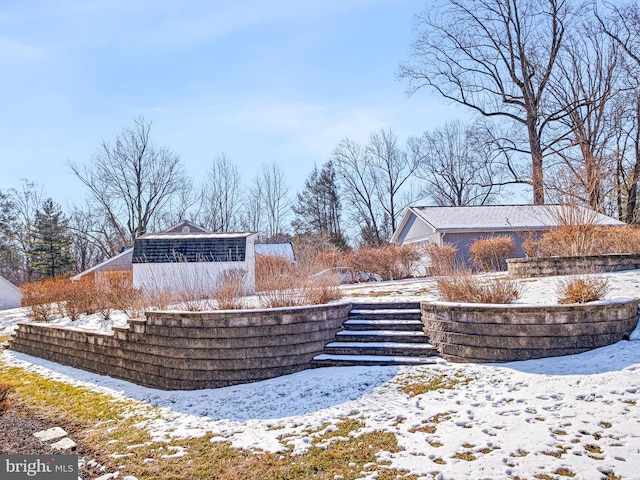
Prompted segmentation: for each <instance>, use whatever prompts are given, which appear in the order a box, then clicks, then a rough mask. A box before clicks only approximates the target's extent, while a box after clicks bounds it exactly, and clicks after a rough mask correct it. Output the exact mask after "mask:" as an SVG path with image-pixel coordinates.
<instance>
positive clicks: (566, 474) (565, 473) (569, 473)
mask: <svg viewBox="0 0 640 480" xmlns="http://www.w3.org/2000/svg"><path fill="white" fill-rule="evenodd" d="M553 473H555V474H556V475H560V476H561V477H575V476H576V473H575V472H573V471H571V470H569V469H568V468H564V467H560V468H558V469H557V470H556V471H555V472H553Z"/></svg>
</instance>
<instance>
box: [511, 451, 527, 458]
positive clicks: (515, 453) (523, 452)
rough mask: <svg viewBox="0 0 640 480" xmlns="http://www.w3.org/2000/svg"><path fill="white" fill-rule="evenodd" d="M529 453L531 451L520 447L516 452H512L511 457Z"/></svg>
mask: <svg viewBox="0 0 640 480" xmlns="http://www.w3.org/2000/svg"><path fill="white" fill-rule="evenodd" d="M527 455H529V452H527V451H526V450H521V449H518V450H516V451H515V452H513V453H511V454H510V456H511V457H526V456H527Z"/></svg>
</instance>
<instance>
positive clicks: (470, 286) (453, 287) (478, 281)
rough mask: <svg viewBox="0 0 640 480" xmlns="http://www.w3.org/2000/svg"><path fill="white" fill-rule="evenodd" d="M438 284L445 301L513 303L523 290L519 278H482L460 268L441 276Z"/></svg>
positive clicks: (437, 281) (439, 291)
mask: <svg viewBox="0 0 640 480" xmlns="http://www.w3.org/2000/svg"><path fill="white" fill-rule="evenodd" d="M436 286H437V287H438V293H439V296H440V298H441V299H442V300H444V301H445V302H464V303H499V304H507V303H513V302H514V301H515V300H517V299H518V298H519V297H520V295H521V294H522V290H523V286H522V284H521V283H520V282H518V281H517V280H503V279H498V278H490V279H486V278H481V277H477V276H474V275H472V274H471V272H470V271H468V270H458V271H456V272H455V273H454V274H452V275H448V276H444V277H439V278H438V279H437V280H436Z"/></svg>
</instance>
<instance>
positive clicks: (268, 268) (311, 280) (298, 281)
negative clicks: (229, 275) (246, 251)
mask: <svg viewBox="0 0 640 480" xmlns="http://www.w3.org/2000/svg"><path fill="white" fill-rule="evenodd" d="M268 257H269V256H265V257H264V259H263V260H262V262H261V265H260V268H258V266H257V264H256V284H258V283H259V285H260V288H259V291H258V300H259V303H260V306H261V307H263V308H279V307H295V306H300V305H321V304H324V303H328V302H331V301H334V300H338V299H339V298H340V297H341V296H342V294H341V292H340V288H339V287H338V285H339V280H338V277H337V276H336V275H335V274H331V273H327V274H324V275H313V274H314V273H315V272H317V271H318V270H319V269H321V267H322V265H319V264H314V263H308V264H306V265H300V264H296V265H294V264H293V263H291V262H290V261H288V260H286V259H284V260H286V262H285V261H283V259H278V258H277V257H274V258H268ZM258 278H259V280H258ZM256 290H258V288H256Z"/></svg>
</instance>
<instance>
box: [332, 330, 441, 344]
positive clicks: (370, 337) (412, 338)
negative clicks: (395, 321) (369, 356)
mask: <svg viewBox="0 0 640 480" xmlns="http://www.w3.org/2000/svg"><path fill="white" fill-rule="evenodd" d="M336 340H337V341H338V342H404V343H429V337H427V336H426V335H425V334H424V332H422V331H420V332H412V331H403V330H341V331H339V332H338V333H337V334H336Z"/></svg>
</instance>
